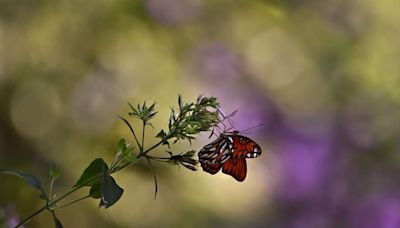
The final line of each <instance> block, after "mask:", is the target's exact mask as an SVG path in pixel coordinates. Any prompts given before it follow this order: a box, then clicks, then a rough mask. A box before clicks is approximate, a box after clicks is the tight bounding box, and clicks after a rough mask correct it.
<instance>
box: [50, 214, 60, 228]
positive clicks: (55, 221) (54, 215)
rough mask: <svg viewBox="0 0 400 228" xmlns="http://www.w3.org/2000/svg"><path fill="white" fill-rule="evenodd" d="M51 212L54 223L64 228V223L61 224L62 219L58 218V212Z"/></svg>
mask: <svg viewBox="0 0 400 228" xmlns="http://www.w3.org/2000/svg"><path fill="white" fill-rule="evenodd" d="M51 214H52V215H53V219H54V225H55V227H56V228H63V225H62V224H61V222H60V220H58V218H57V216H56V213H54V211H51Z"/></svg>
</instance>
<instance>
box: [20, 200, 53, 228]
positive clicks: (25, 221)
mask: <svg viewBox="0 0 400 228" xmlns="http://www.w3.org/2000/svg"><path fill="white" fill-rule="evenodd" d="M46 209H47V205H45V206H43V207H42V208H40V209H39V210H37V211H36V212H35V213H33V214H31V215H30V216H29V217H27V218H26V219H24V220H22V221H21V222H20V223H18V224H17V225H16V226H15V228H17V227H20V226H22V225H24V224H25V223H27V222H29V221H30V220H31V219H32V218H33V217H35V216H37V215H38V214H40V213H41V212H42V211H44V210H46Z"/></svg>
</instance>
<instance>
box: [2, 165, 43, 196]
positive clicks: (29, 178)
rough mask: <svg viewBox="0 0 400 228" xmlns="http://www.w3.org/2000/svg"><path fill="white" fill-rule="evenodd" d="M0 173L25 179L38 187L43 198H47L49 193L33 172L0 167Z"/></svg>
mask: <svg viewBox="0 0 400 228" xmlns="http://www.w3.org/2000/svg"><path fill="white" fill-rule="evenodd" d="M0 173H4V174H11V175H15V176H18V177H21V178H22V179H24V180H25V181H26V182H27V183H28V184H29V185H30V186H32V187H34V188H36V189H37V190H38V191H39V194H40V197H41V198H42V199H47V194H46V192H45V191H44V189H43V187H42V183H41V182H40V180H39V179H38V178H37V177H36V176H34V175H33V174H31V173H28V172H25V171H18V170H14V169H0Z"/></svg>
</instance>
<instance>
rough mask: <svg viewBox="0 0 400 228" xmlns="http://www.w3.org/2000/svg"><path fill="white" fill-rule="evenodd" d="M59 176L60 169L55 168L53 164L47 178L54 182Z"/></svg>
mask: <svg viewBox="0 0 400 228" xmlns="http://www.w3.org/2000/svg"><path fill="white" fill-rule="evenodd" d="M60 175H61V171H60V169H59V168H58V167H57V165H56V164H53V165H52V166H51V169H50V172H49V176H50V179H51V180H55V179H57V178H58V177H59V176H60Z"/></svg>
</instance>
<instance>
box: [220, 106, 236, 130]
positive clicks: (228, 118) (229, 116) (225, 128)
mask: <svg viewBox="0 0 400 228" xmlns="http://www.w3.org/2000/svg"><path fill="white" fill-rule="evenodd" d="M217 111H218V112H219V114H220V115H221V116H222V119H221V120H220V123H221V124H222V125H223V126H224V132H227V131H229V130H231V129H235V122H234V121H233V120H232V118H231V117H233V116H234V115H235V114H236V113H237V111H238V109H236V110H235V111H233V112H232V113H230V114H229V115H227V114H225V113H224V111H222V109H220V108H217ZM224 121H227V122H228V123H229V125H230V127H229V128H228V127H227V126H226V125H225V123H224Z"/></svg>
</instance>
